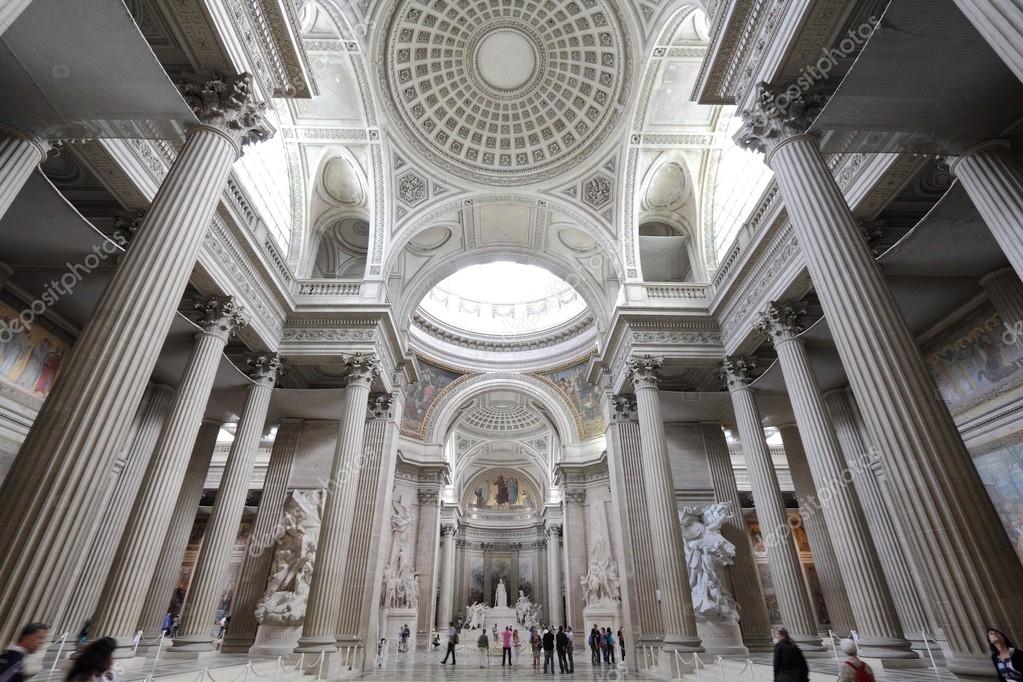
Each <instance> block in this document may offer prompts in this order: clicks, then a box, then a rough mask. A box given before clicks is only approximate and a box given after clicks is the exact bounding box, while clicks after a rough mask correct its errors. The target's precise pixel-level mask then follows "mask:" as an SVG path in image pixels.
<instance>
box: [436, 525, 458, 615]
mask: <svg viewBox="0 0 1023 682" xmlns="http://www.w3.org/2000/svg"><path fill="white" fill-rule="evenodd" d="M457 534H458V526H457V525H456V524H454V523H445V524H443V525H442V526H441V527H440V542H441V548H440V552H441V565H440V597H439V600H438V602H439V603H438V607H437V631H438V632H444V630H445V629H446V628H447V627H448V623H450V622H452V620H454V619H453V618H452V617H451V613H452V609H453V607H454V603H455V602H454V599H455V597H454V592H455V535H457Z"/></svg>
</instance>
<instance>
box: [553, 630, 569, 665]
mask: <svg viewBox="0 0 1023 682" xmlns="http://www.w3.org/2000/svg"><path fill="white" fill-rule="evenodd" d="M554 641H555V646H556V647H557V649H558V668H559V669H560V670H561V674H562V675H564V674H565V673H567V672H568V658H567V654H566V653H565V649H567V648H568V647H569V646H570V645H569V642H568V636H567V635H566V634H565V626H564V625H559V626H558V634H557V636H556V637H555V640H554ZM551 672H554V663H551Z"/></svg>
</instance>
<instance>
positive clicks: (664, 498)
mask: <svg viewBox="0 0 1023 682" xmlns="http://www.w3.org/2000/svg"><path fill="white" fill-rule="evenodd" d="M661 364H662V361H661V359H660V358H651V357H649V356H647V357H643V358H633V359H632V360H630V361H629V373H630V377H631V379H632V383H633V386H634V387H635V391H636V407H637V411H638V412H639V430H640V433H641V434H642V438H643V449H644V450H645V452H644V455H645V458H644V464H645V465H646V470H645V471H644V482H645V483H646V484H647V487H646V490H645V491H644V492H645V493H646V504H647V518H648V519H649V522H650V536H651V538H652V539H653V543H654V566H655V570H656V573H657V589H658V590H660V595H661V617H662V618H663V619H664V644H663V648H662V659H661V664H662V667H663V666H664V665H665V664H667V666H668V667H663V669H664V670H667V669H670V667H671V666H672V665H673V652H676V651H678V652H700V651H703V647H702V646H701V644H700V638H699V636H698V635H697V632H696V614H695V612H694V611H693V594H692V591H691V590H690V587H689V573H688V570H687V568H686V554H685V546H684V545H683V543H682V526H681V524H680V523H679V519H678V505H677V504H676V503H675V489H674V485H673V484H672V478H671V462H670V461H669V460H668V441H667V439H666V437H665V434H664V419H663V418H662V417H661V396H660V389H659V384H660V379H659V377H658V371H659V369H660V367H661Z"/></svg>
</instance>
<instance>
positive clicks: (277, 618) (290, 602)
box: [255, 490, 323, 625]
mask: <svg viewBox="0 0 1023 682" xmlns="http://www.w3.org/2000/svg"><path fill="white" fill-rule="evenodd" d="M322 508H323V493H322V491H301V490H295V491H293V492H292V493H291V495H290V496H289V497H288V500H287V502H285V504H284V516H283V519H282V521H281V530H282V531H283V532H281V534H280V537H278V539H277V541H276V544H275V550H274V556H273V568H272V570H271V572H270V578H269V580H267V585H266V590H265V591H264V592H263V597H262V599H260V600H259V602H258V603H257V604H256V613H255V615H256V622H257V623H260V624H263V625H301V624H302V619H303V618H304V617H305V608H306V600H307V599H308V597H309V586H310V584H311V582H312V574H313V565H314V563H315V561H316V536H317V529H318V528H319V525H320V512H321V511H322Z"/></svg>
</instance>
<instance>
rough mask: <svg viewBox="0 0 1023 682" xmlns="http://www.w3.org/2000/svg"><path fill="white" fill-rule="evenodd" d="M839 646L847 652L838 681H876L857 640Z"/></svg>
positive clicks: (844, 642)
mask: <svg viewBox="0 0 1023 682" xmlns="http://www.w3.org/2000/svg"><path fill="white" fill-rule="evenodd" d="M838 648H839V649H841V650H842V653H843V654H845V660H844V661H842V669H841V670H839V672H838V682H875V678H874V671H873V670H871V669H870V666H869V665H867V662H866V661H864V660H862V659H861V658H860V657H859V653H860V650H859V647H858V646H856V642H854V641H853V640H851V639H843V640H842V641H841V642H839V644H838ZM1019 679H1023V678H1019Z"/></svg>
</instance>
